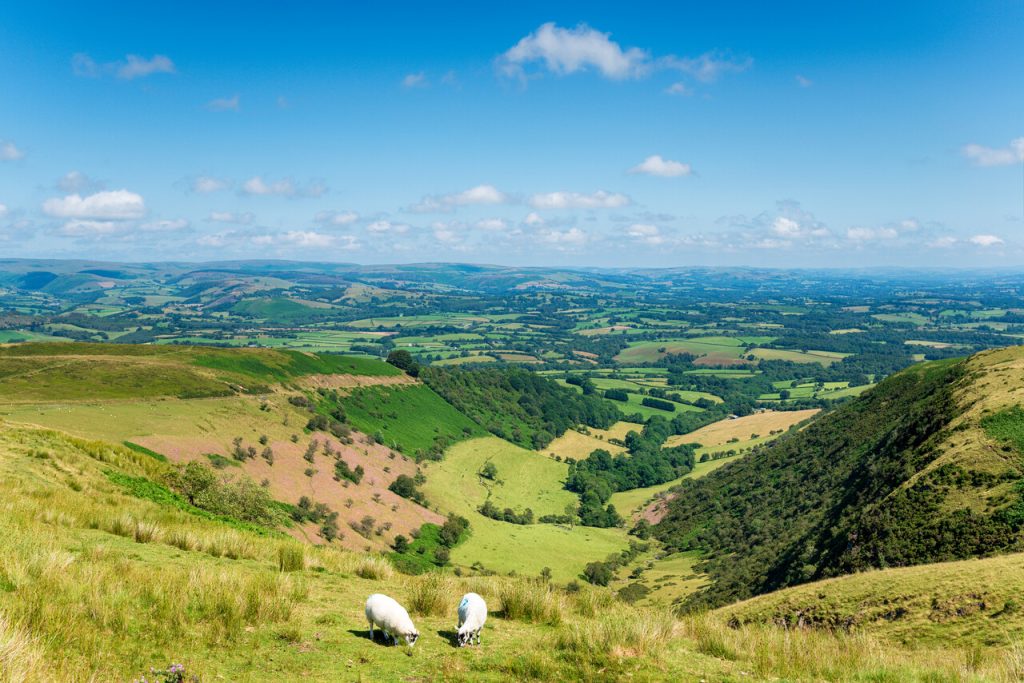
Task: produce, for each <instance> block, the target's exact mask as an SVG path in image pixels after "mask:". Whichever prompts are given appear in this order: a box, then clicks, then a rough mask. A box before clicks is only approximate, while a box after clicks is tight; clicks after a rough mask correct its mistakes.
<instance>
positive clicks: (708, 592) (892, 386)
mask: <svg viewBox="0 0 1024 683" xmlns="http://www.w3.org/2000/svg"><path fill="white" fill-rule="evenodd" d="M1022 390H1024V349H1021V348H1020V347H1011V348H1007V349H1000V350H994V351H989V352H983V353H981V354H978V355H976V356H974V357H971V358H970V359H967V360H948V361H938V362H933V363H925V364H920V365H917V366H913V367H911V368H909V369H907V370H904V371H902V372H900V373H897V374H895V375H893V376H891V377H889V378H887V379H886V380H884V381H882V382H881V383H879V384H878V386H877V387H875V388H874V389H872V390H870V391H868V392H866V393H864V394H863V395H862V396H860V397H859V398H856V399H854V400H853V401H851V402H849V403H847V404H845V405H843V406H841V407H839V408H838V409H836V410H835V411H834V412H833V413H831V414H829V415H826V416H825V417H822V418H820V419H818V420H817V421H815V422H813V423H812V424H811V425H810V426H808V427H807V428H806V429H804V430H802V431H800V432H797V433H791V434H787V435H785V436H783V437H782V438H780V439H778V440H777V441H776V442H774V443H773V444H771V445H768V446H765V447H762V448H760V449H758V450H757V451H755V453H754V454H752V455H750V456H748V457H746V458H743V459H740V460H737V461H736V462H732V463H730V464H728V465H726V466H724V467H722V468H721V469H719V470H718V471H716V472H714V473H713V474H711V475H708V476H707V477H704V478H703V479H700V480H696V481H688V482H684V484H683V485H682V486H680V487H679V488H678V489H677V491H676V494H677V495H676V497H675V498H674V499H673V500H672V501H671V502H670V503H669V509H668V514H667V516H666V517H665V518H664V519H663V521H661V523H660V524H658V525H657V526H656V528H655V534H656V536H657V537H658V538H660V539H661V540H662V541H663V542H664V543H665V544H666V545H667V546H668V547H670V548H672V549H674V550H681V551H682V550H698V551H700V552H701V553H703V561H702V562H701V563H699V564H698V567H699V568H700V569H701V570H703V571H705V572H707V573H708V574H709V576H710V579H711V582H710V584H709V585H708V586H707V587H706V588H705V589H703V590H702V591H700V592H699V593H697V594H695V595H694V596H692V597H691V598H690V599H689V601H688V604H690V605H691V606H692V605H699V604H710V605H721V604H724V603H726V602H729V601H731V600H735V599H741V598H746V597H750V596H753V595H757V594H760V593H766V592H769V591H772V590H776V589H779V588H784V587H787V586H792V585H796V584H800V583H805V582H807V581H813V580H817V579H821V578H827V577H831V576H838V575H842V574H847V573H851V572H855V571H860V570H865V569H871V568H884V567H897V566H909V565H917V564H924V563H929V562H939V561H947V560H953V559H960V558H969V557H976V556H984V555H988V554H991V553H995V552H1007V551H1013V550H1018V549H1020V548H1021V547H1022V544H1024V536H1022V530H1024V507H1022V503H1021V501H1022V484H1021V482H1022V471H1024V461H1022V451H1021V440H1020V436H1021V435H1022V434H1024V413H1022V411H1020V409H1019V408H1016V406H1017V402H1018V401H1019V396H1020V392H1021V391H1022Z"/></svg>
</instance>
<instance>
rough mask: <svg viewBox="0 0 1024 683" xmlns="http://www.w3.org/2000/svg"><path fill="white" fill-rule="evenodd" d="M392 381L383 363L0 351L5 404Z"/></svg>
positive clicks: (203, 351) (176, 351)
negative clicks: (302, 382) (341, 378)
mask: <svg viewBox="0 0 1024 683" xmlns="http://www.w3.org/2000/svg"><path fill="white" fill-rule="evenodd" d="M332 373H337V374H354V375H369V376H393V375H398V374H400V371H398V370H397V368H394V367H391V366H390V365H387V364H386V363H382V362H380V361H376V360H372V359H368V358H358V357H348V356H332V355H315V354H305V353H299V352H297V351H279V350H270V349H230V350H228V349H217V348H209V347H184V346H182V347H172V346H156V345H152V346H131V345H118V344H83V343H71V342H68V343H30V344H18V345H15V346H4V347H0V399H3V400H4V401H5V402H15V401H21V402H32V401H47V400H60V401H74V400H84V399H90V400H92V399H124V398H145V397H155V396H178V397H186V398H194V397H203V396H222V395H229V394H232V393H235V392H236V391H239V390H240V389H241V390H253V391H260V392H265V391H266V389H265V387H267V385H270V384H276V383H279V382H288V381H292V380H295V379H298V378H301V377H306V376H309V375H316V374H332Z"/></svg>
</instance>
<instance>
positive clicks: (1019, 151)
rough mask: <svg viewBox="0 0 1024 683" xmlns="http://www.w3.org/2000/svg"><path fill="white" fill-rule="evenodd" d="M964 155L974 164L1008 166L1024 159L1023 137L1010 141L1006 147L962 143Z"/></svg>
mask: <svg viewBox="0 0 1024 683" xmlns="http://www.w3.org/2000/svg"><path fill="white" fill-rule="evenodd" d="M963 153H964V156H965V157H967V158H968V159H969V160H970V161H971V163H973V164H974V165H975V166H1009V165H1011V164H1019V163H1021V162H1022V161H1024V137H1021V138H1016V139H1015V140H1011V141H1010V145H1009V146H1008V147H996V148H993V147H985V146H983V145H976V144H970V145H964V149H963Z"/></svg>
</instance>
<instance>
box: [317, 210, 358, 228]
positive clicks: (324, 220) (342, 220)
mask: <svg viewBox="0 0 1024 683" xmlns="http://www.w3.org/2000/svg"><path fill="white" fill-rule="evenodd" d="M313 220H314V221H315V222H317V223H319V224H320V225H323V226H342V225H351V224H352V223H355V222H356V221H358V220H359V214H358V213H356V212H355V211H321V212H319V213H318V214H317V215H316V216H315V217H314V218H313Z"/></svg>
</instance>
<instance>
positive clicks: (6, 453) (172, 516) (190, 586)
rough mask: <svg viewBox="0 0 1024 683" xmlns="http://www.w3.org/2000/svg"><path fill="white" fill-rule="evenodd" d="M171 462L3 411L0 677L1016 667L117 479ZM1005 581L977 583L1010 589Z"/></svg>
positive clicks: (595, 677) (962, 644)
mask: <svg viewBox="0 0 1024 683" xmlns="http://www.w3.org/2000/svg"><path fill="white" fill-rule="evenodd" d="M165 467H166V465H164V464H163V463H160V462H159V461H157V460H155V459H153V458H150V457H149V456H147V455H145V454H139V453H135V452H133V451H130V450H128V449H125V448H123V447H120V446H115V445H111V444H104V443H101V442H90V441H83V440H79V439H74V438H70V437H67V436H64V435H61V434H59V433H56V432H50V431H43V430H37V429H27V428H20V427H12V426H9V425H3V426H0V500H2V501H3V503H2V511H3V514H0V681H3V682H4V683H13V682H15V681H17V682H18V683H43V682H45V683H70V682H71V681H81V680H138V679H141V678H142V677H143V676H145V677H147V678H148V679H149V680H154V678H156V677H155V676H154V675H153V674H152V673H151V668H156V669H166V668H168V667H169V666H171V665H172V664H180V665H182V666H183V667H184V669H185V671H186V672H187V673H188V674H189V675H193V674H194V675H196V676H199V677H200V678H201V680H204V681H205V680H230V681H290V680H298V679H302V680H309V681H337V680H373V681H403V680H446V681H507V680H536V681H550V680H566V681H569V680H588V681H626V680H629V681H650V682H653V681H662V680H682V681H698V680H709V681H710V680H714V681H750V680H754V681H759V680H779V679H783V680H831V681H855V680H857V681H863V680H881V681H922V682H923V681H959V680H992V681H1011V680H1015V678H1014V676H1015V675H1017V674H1018V673H1019V671H1020V669H1019V668H1014V667H1015V666H1019V658H1015V655H1014V651H1013V650H1007V649H1004V648H1001V647H998V646H992V647H989V646H984V645H980V644H979V641H978V640H977V639H976V638H974V637H966V636H964V635H963V633H962V630H961V629H960V628H959V627H958V626H957V624H956V623H953V624H951V625H950V624H949V622H943V621H938V622H935V624H934V626H933V627H932V629H931V630H930V631H929V633H928V639H926V640H924V641H918V640H915V639H913V634H912V633H911V634H910V635H911V638H910V640H909V642H908V646H909V647H904V646H902V645H899V644H898V643H896V642H895V641H893V640H886V639H884V638H876V637H874V636H871V635H868V634H857V635H854V634H851V635H847V634H844V633H843V632H837V633H832V634H830V633H824V632H817V631H800V630H796V631H792V630H783V629H780V628H777V627H774V626H771V625H759V624H757V623H753V624H751V625H749V626H740V627H739V628H733V627H730V626H729V622H730V621H735V619H733V617H734V615H733V614H731V613H722V614H719V613H710V614H707V615H703V616H699V617H688V618H685V619H679V618H677V617H673V616H672V615H671V614H669V613H667V612H665V611H661V610H655V609H643V608H636V607H631V606H628V605H626V604H624V603H621V602H619V601H617V600H616V599H615V598H614V597H613V595H612V594H611V593H610V592H607V591H603V590H601V589H586V588H583V589H580V590H565V589H564V588H562V587H561V586H559V585H548V584H545V583H543V582H540V581H537V580H534V579H526V578H514V577H502V576H471V575H464V576H462V577H455V576H452V575H445V574H428V575H426V576H423V577H403V576H401V575H397V574H395V573H394V570H392V569H391V568H390V567H389V566H388V565H387V563H386V562H384V561H383V560H382V558H380V557H379V556H374V555H360V554H353V553H347V552H343V551H339V550H336V549H333V548H313V547H310V546H304V545H302V544H299V543H297V542H295V541H293V540H291V539H288V538H286V537H283V536H281V537H277V536H274V535H266V534H263V535H259V534H254V533H252V532H249V531H246V530H245V529H244V528H243V527H239V526H237V525H232V524H230V523H227V522H224V521H218V520H217V519H212V518H209V517H205V516H199V515H196V514H192V513H191V512H189V511H188V509H187V507H182V506H179V505H169V504H163V503H161V502H156V501H160V500H164V499H163V498H159V497H157V498H155V500H150V499H147V498H144V497H143V498H140V497H138V495H132V494H131V493H130V492H129V491H128V490H127V489H125V488H124V487H123V486H122V485H120V484H118V483H115V481H121V480H124V479H125V477H124V475H127V476H128V477H129V478H132V479H133V480H134V479H138V478H146V479H156V478H159V477H160V476H161V473H162V472H163V471H164V468H165ZM113 473H116V474H118V475H119V476H117V477H112V476H111V475H112V474H113ZM135 488H136V490H137V492H142V491H145V490H146V487H135ZM1004 574H1005V572H991V573H989V574H987V575H986V576H987V577H989V578H990V579H991V580H992V581H993V582H999V581H1001V580H1002V579H1001V577H1002V576H1003V575H1004ZM1014 581H1017V579H1015V578H1009V579H1008V580H1007V583H1006V585H1005V586H1004V587H1002V588H1000V587H998V586H995V585H988V584H986V590H992V591H993V592H994V591H999V595H1009V594H1010V591H1011V590H1013V589H1014V587H1015V586H1016V585H1017V584H1016V583H1014ZM1018 588H1019V587H1018ZM469 590H472V591H476V592H478V593H480V594H481V595H483V596H484V598H485V599H486V600H487V601H488V604H489V605H490V607H491V617H490V619H489V620H488V623H487V626H486V628H485V630H484V634H483V645H482V646H481V647H479V648H471V649H465V648H457V647H454V645H453V643H452V632H453V630H454V626H455V605H456V603H457V600H458V596H459V595H461V594H463V593H464V592H466V591H469ZM378 591H384V592H387V593H389V594H391V595H393V596H395V597H396V598H397V599H399V600H400V601H401V602H402V603H403V604H405V605H406V606H408V607H409V609H410V612H411V615H412V618H413V619H414V621H415V623H416V625H417V627H418V629H419V631H420V633H421V638H420V641H419V643H417V645H416V648H415V649H414V650H413V651H411V653H409V654H411V656H403V655H404V654H406V651H405V649H404V648H398V647H388V646H385V645H383V644H380V643H372V642H370V641H369V640H368V639H367V630H366V622H365V619H364V617H363V614H362V605H363V602H364V600H365V598H366V596H367V595H369V594H370V593H373V592H378ZM993 594H994V593H993ZM1003 606H1004V608H1005V603H1004V605H1003ZM988 611H990V610H987V609H986V614H987V613H988ZM752 621H753V620H752ZM1001 623H1014V622H1013V621H1011V620H1006V621H1004V622H1001ZM944 633H946V634H948V635H947V636H946V637H943V634H944ZM883 635H884V634H883ZM968 636H969V634H968ZM935 638H943V640H942V643H941V649H936V647H933V646H931V645H929V641H931V640H932V639H935ZM157 680H159V679H157Z"/></svg>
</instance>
